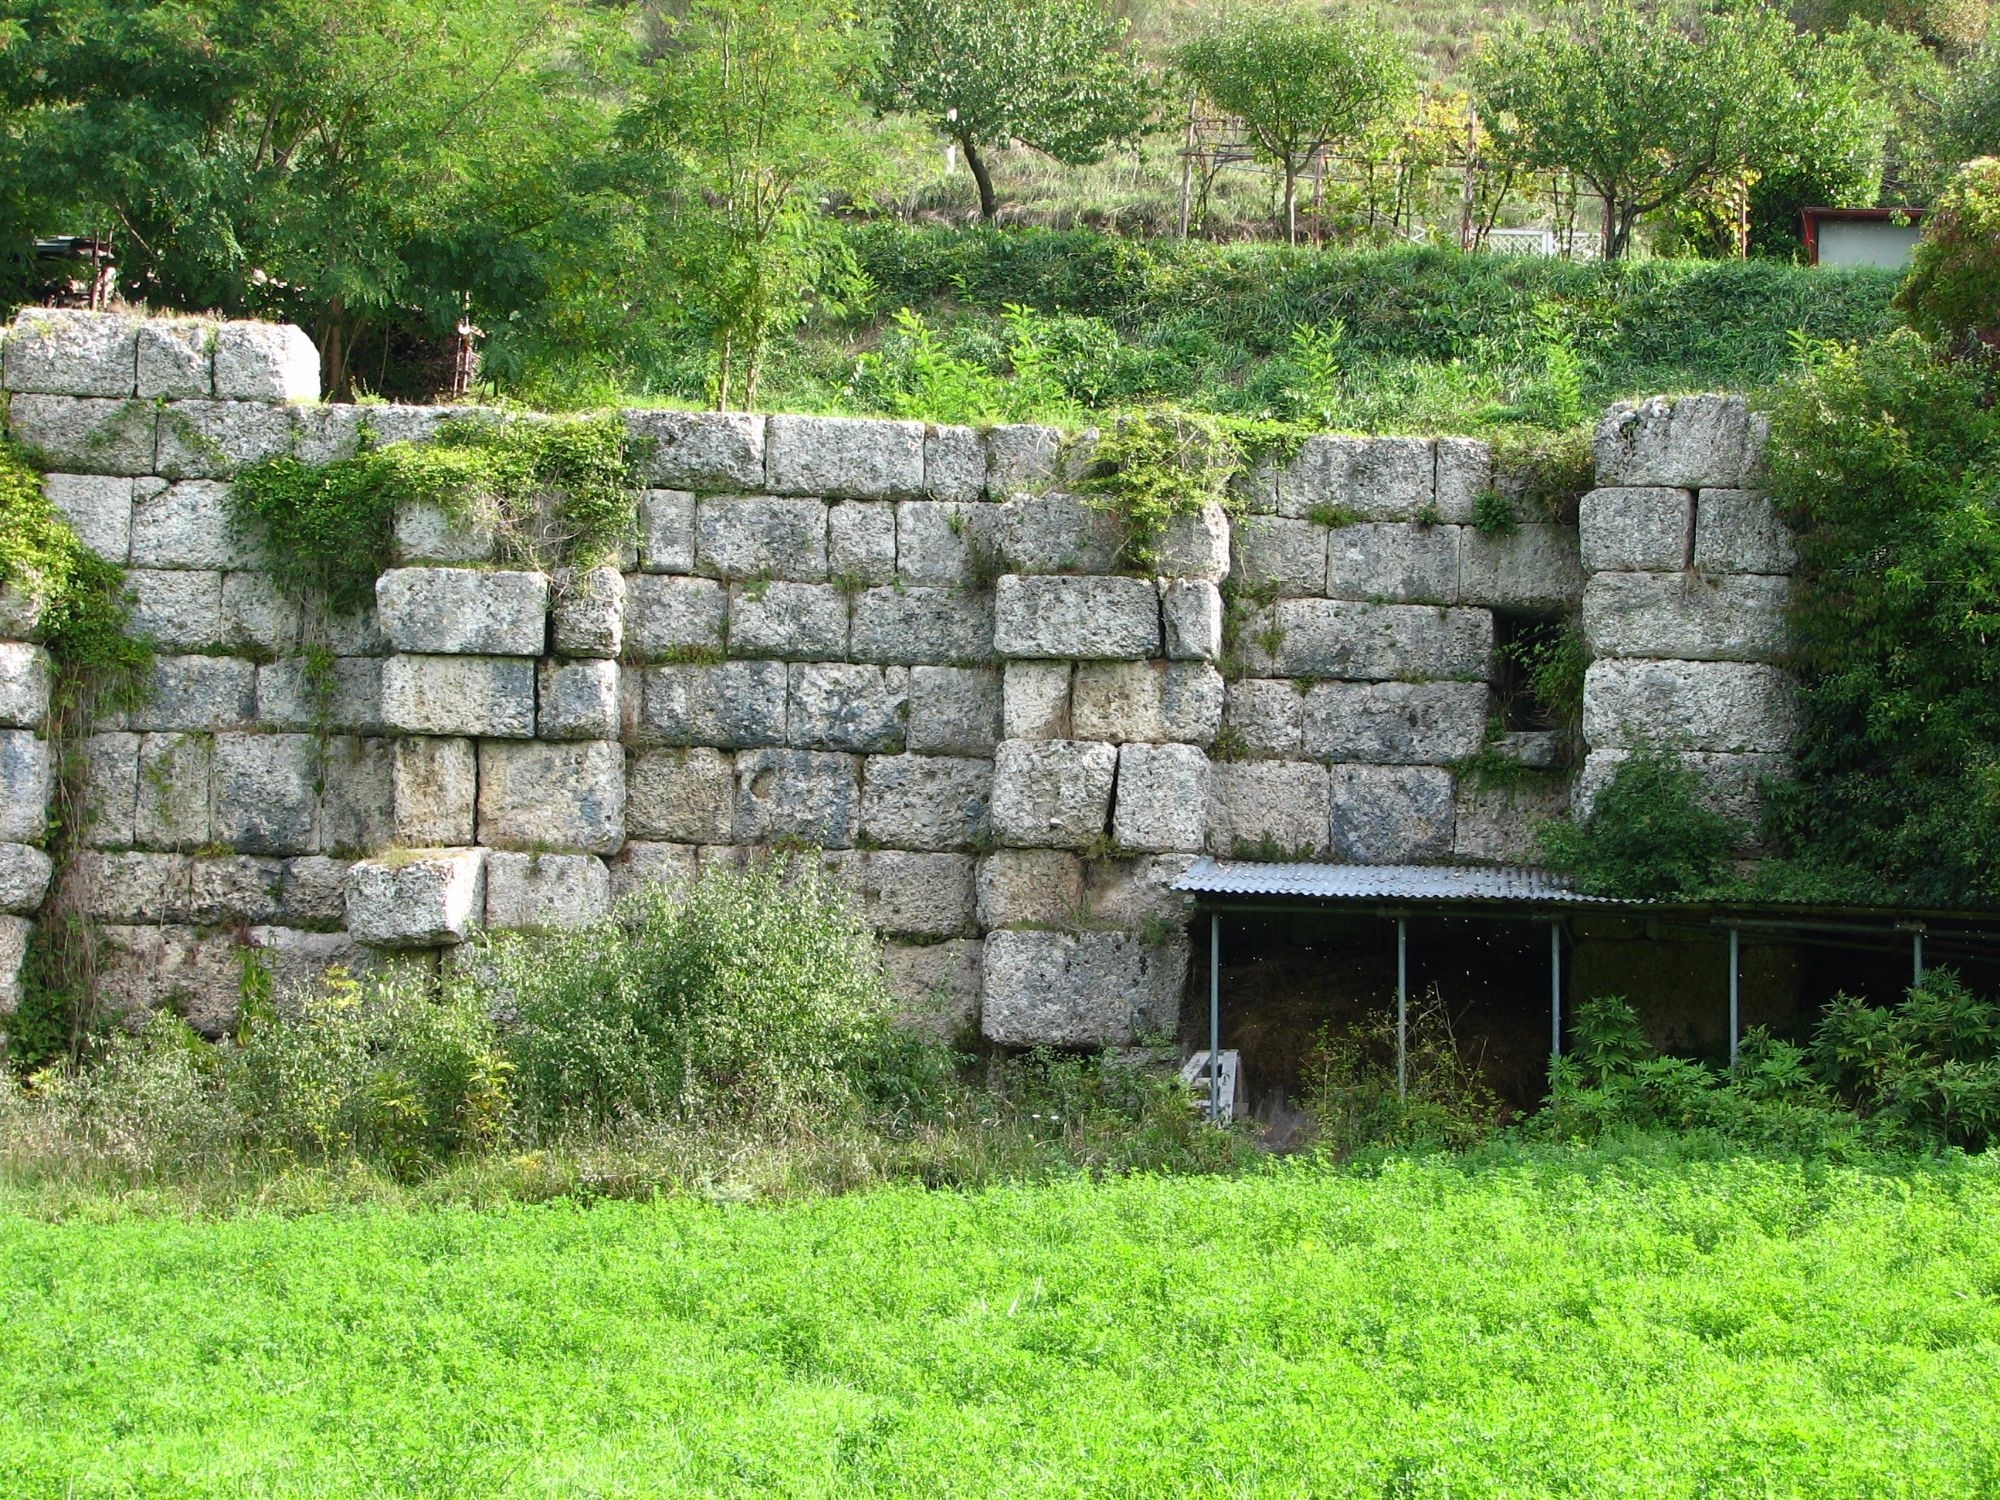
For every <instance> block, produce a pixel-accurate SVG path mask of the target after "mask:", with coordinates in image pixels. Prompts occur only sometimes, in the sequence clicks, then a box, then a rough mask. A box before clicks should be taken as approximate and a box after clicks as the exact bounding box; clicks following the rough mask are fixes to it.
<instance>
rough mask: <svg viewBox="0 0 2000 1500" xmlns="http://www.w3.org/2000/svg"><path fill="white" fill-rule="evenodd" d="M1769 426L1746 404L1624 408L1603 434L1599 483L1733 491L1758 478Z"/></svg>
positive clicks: (1687, 400) (1688, 402)
mask: <svg viewBox="0 0 2000 1500" xmlns="http://www.w3.org/2000/svg"><path fill="white" fill-rule="evenodd" d="M1767 430H1768V428H1767V424H1766V422H1765V420H1764V419H1763V418H1762V417H1761V416H1758V415H1755V414H1753V413H1752V412H1751V410H1750V407H1749V404H1748V403H1747V402H1746V401H1744V399H1743V398H1742V397H1741V396H1651V397H1648V398H1647V399H1646V400H1644V401H1637V402H1632V401H1627V402H1621V403H1620V404H1618V405H1617V406H1614V407H1612V408H1611V410H1610V412H1609V413H1608V414H1606V416H1605V418H1604V420H1603V421H1602V422H1600V423H1599V424H1598V428H1597V444H1596V447H1597V482H1598V483H1599V484H1601V485H1619V486H1639V485H1671V486H1672V487H1674V488H1676V489H1689V490H1692V489H1708V488H1716V489H1734V488H1738V487H1741V486H1743V485H1745V484H1746V483H1747V482H1749V480H1750V479H1751V478H1752V476H1753V475H1754V474H1755V473H1756V472H1757V469H1758V465H1759V463H1760V460H1761V457H1762V452H1763V446H1764V435H1765V433H1766V431H1767Z"/></svg>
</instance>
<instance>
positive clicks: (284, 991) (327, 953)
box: [249, 923, 373, 996]
mask: <svg viewBox="0 0 2000 1500" xmlns="http://www.w3.org/2000/svg"><path fill="white" fill-rule="evenodd" d="M249 937H250V944H249V946H250V951H251V952H252V953H254V954H255V955H256V957H255V962H256V963H257V965H258V966H259V967H260V968H262V969H263V970H264V972H265V973H267V974H269V975H270V976H271V985H272V988H273V989H274V990H275V991H276V992H277V993H278V994H280V995H287V996H290V995H296V994H299V993H301V992H310V991H312V990H314V989H317V988H320V987H321V986H323V985H324V984H325V983H326V979H327V972H328V970H330V969H332V968H334V967H336V966H338V967H339V968H342V969H345V970H347V971H348V972H349V973H350V974H351V973H353V972H355V971H356V970H359V971H361V972H364V973H365V972H367V971H368V970H369V969H370V968H371V967H372V965H371V963H370V959H371V958H372V956H373V955H371V954H369V953H368V951H367V950H366V949H364V948H362V947H360V946H359V945H358V944H356V943H355V941H354V939H353V938H351V937H349V936H348V935H347V934H346V933H344V932H306V931H301V930H300V929H298V928H295V927H280V926H278V925H276V924H274V923H263V924H260V925H258V926H256V927H252V928H251V929H250V933H249Z"/></svg>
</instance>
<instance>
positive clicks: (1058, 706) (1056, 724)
mask: <svg viewBox="0 0 2000 1500" xmlns="http://www.w3.org/2000/svg"><path fill="white" fill-rule="evenodd" d="M1074 671H1075V669H1074V668H1073V667H1072V666H1071V664H1070V663H1069V662H1066V661H1010V662H1008V663H1007V665H1006V666H1005V667H1004V668H1003V669H1002V672H1001V705H1002V711H1001V737H1002V738H1003V739H1009V740H1066V739H1070V738H1072V736H1071V733H1070V684H1071V679H1072V677H1073V675H1074Z"/></svg>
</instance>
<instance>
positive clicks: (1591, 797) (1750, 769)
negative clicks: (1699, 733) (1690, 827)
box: [1574, 750, 1793, 837]
mask: <svg viewBox="0 0 2000 1500" xmlns="http://www.w3.org/2000/svg"><path fill="white" fill-rule="evenodd" d="M1631 756H1632V752H1631V751H1629V750H1593V751H1591V752H1590V754H1589V756H1587V757H1586V758H1585V760H1584V763H1583V774H1582V775H1580V776H1578V777H1577V780H1576V798H1575V807H1574V812H1575V815H1576V817H1577V818H1578V819H1579V820H1581V819H1584V818H1588V817H1589V816H1590V815H1591V812H1592V810H1593V809H1594V808H1595V806H1596V804H1597V797H1598V794H1599V793H1600V792H1602V791H1603V790H1604V788H1605V787H1606V786H1607V785H1609V784H1610V782H1611V779H1612V777H1614V776H1616V775H1617V774H1618V768H1619V767H1620V766H1622V765H1624V764H1625V762H1626V761H1627V760H1629V759H1631ZM1678 759H1679V760H1680V762H1681V764H1682V765H1684V766H1686V767H1687V768H1688V769H1689V770H1691V771H1693V772H1694V773H1695V775H1696V776H1697V777H1698V778H1699V779H1700V783H1701V787H1700V792H1699V796H1700V800H1701V802H1702V803H1703V804H1704V805H1705V806H1707V807H1709V808H1711V809H1712V810H1714V811H1716V812H1719V813H1721V814H1722V815H1723V816H1724V817H1725V818H1731V819H1734V820H1735V821H1736V822H1738V823H1740V824H1742V825H1743V828H1744V831H1745V833H1746V835H1747V836H1750V837H1754V835H1755V832H1756V829H1757V826H1758V823H1759V822H1760V821H1761V819H1762V818H1763V815H1764V788H1765V784H1766V783H1767V782H1772V781H1785V780H1789V779H1790V778H1791V775H1792V769H1793V767H1792V760H1791V757H1790V756H1788V755H1778V754H1770V753H1761V752H1760V753H1753V754H1747V755H1732V754H1717V753H1714V752H1711V751H1693V752H1689V753H1686V754H1683V755H1681V756H1679V757H1678Z"/></svg>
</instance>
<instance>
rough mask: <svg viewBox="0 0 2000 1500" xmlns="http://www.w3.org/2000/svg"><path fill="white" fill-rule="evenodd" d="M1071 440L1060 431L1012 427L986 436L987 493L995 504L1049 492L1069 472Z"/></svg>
mask: <svg viewBox="0 0 2000 1500" xmlns="http://www.w3.org/2000/svg"><path fill="white" fill-rule="evenodd" d="M1071 446H1072V445H1071V442H1070V439H1069V438H1068V437H1067V435H1065V434H1064V432H1063V430H1062V429H1061V428H1060V427H1038V426H1036V425H1034V424H1032V423H1028V422H1016V423H1008V424H1006V425H1003V426H1000V427H995V428H992V429H990V430H989V431H988V432H987V434H986V493H987V494H989V495H991V496H992V497H993V498H994V499H995V500H1003V499H1006V498H1007V497H1009V496H1011V495H1017V494H1032V493H1036V492H1039V491H1041V490H1045V489H1047V488H1048V487H1049V486H1050V485H1051V484H1053V483H1055V482H1056V480H1057V479H1058V478H1059V477H1061V476H1062V475H1063V474H1064V473H1065V472H1066V471H1067V470H1068V469H1069V468H1070V463H1069V461H1068V458H1069V450H1070V448H1071Z"/></svg>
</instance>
